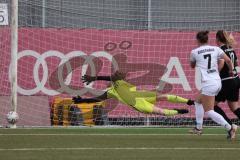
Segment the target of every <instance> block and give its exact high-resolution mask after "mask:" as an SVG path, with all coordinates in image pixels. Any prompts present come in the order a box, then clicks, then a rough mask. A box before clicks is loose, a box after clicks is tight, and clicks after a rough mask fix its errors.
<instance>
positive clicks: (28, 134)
mask: <svg viewBox="0 0 240 160" xmlns="http://www.w3.org/2000/svg"><path fill="white" fill-rule="evenodd" d="M189 135H194V134H186V133H183V134H177V133H176V134H174V133H170V134H141V133H140V134H131V133H130V134H124V133H122V134H121V133H116V134H115V133H113V134H109V133H106V134H105V133H96V134H95V133H89V134H87V133H86V134H81V133H79V134H75V133H73V134H71V133H66V134H65V133H63V134H61V133H60V134H55V133H53V134H51V133H47V134H44V133H40V134H38V133H36V134H32V133H26V134H24V133H23V134H22V133H20V134H15V133H14V134H11V133H10V134H0V136H189ZM222 135H226V134H202V135H201V136H222Z"/></svg>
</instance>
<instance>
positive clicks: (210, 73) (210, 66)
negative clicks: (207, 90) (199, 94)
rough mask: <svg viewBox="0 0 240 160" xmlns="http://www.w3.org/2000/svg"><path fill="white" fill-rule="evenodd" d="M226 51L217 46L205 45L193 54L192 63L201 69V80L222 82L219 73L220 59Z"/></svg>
mask: <svg viewBox="0 0 240 160" xmlns="http://www.w3.org/2000/svg"><path fill="white" fill-rule="evenodd" d="M224 54H225V53H224V51H223V50H222V49H221V48H219V47H216V46H210V45H203V46H200V47H198V48H196V49H194V50H192V52H191V57H190V60H191V62H196V67H198V68H199V69H200V72H201V80H202V82H204V81H210V80H220V79H221V78H220V76H219V71H218V59H220V58H221V57H222V56H223V55H224Z"/></svg>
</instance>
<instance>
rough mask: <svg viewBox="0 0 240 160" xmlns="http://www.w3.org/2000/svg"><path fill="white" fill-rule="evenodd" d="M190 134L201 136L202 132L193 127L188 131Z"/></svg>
mask: <svg viewBox="0 0 240 160" xmlns="http://www.w3.org/2000/svg"><path fill="white" fill-rule="evenodd" d="M188 132H189V133H191V134H196V135H201V134H202V133H203V132H202V130H201V129H198V128H197V127H194V128H193V129H191V130H189V131H188Z"/></svg>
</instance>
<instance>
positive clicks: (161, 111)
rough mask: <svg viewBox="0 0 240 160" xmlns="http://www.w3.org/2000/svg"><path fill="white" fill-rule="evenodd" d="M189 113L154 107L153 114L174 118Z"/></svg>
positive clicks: (184, 110)
mask: <svg viewBox="0 0 240 160" xmlns="http://www.w3.org/2000/svg"><path fill="white" fill-rule="evenodd" d="M185 113H188V110H187V109H163V108H159V107H156V106H154V107H153V110H152V114H160V115H164V116H174V115H178V114H185Z"/></svg>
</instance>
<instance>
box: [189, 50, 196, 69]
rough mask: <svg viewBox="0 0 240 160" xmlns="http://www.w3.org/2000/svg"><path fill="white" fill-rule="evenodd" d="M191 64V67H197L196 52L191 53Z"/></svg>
mask: <svg viewBox="0 0 240 160" xmlns="http://www.w3.org/2000/svg"><path fill="white" fill-rule="evenodd" d="M190 66H191V68H195V67H196V59H195V57H194V53H193V52H191V55H190Z"/></svg>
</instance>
